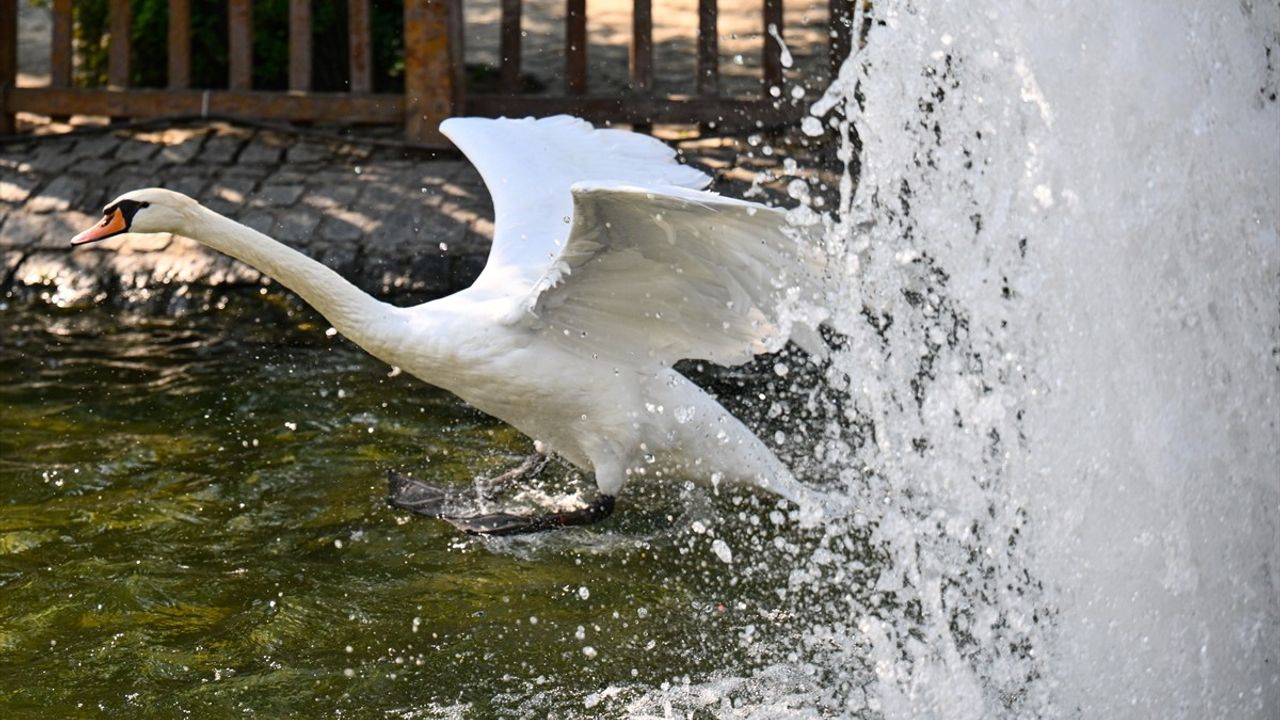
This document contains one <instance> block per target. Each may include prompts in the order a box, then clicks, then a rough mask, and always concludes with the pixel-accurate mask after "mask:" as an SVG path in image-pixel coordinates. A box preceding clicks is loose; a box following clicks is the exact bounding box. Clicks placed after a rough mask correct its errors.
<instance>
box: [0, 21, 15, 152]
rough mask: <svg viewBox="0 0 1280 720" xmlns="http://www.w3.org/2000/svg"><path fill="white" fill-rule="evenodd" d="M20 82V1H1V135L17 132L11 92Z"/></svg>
mask: <svg viewBox="0 0 1280 720" xmlns="http://www.w3.org/2000/svg"><path fill="white" fill-rule="evenodd" d="M17 82H18V0H0V135H12V134H13V133H14V132H16V131H17V126H16V125H15V124H14V121H13V113H12V112H10V110H9V90H10V89H11V88H13V86H14V85H16V84H17Z"/></svg>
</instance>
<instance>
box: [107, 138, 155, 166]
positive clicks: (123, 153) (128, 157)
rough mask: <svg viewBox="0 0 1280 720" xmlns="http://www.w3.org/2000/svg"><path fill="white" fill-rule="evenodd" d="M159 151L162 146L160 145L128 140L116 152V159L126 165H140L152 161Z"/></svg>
mask: <svg viewBox="0 0 1280 720" xmlns="http://www.w3.org/2000/svg"><path fill="white" fill-rule="evenodd" d="M159 151H160V145H159V144H158V143H154V142H146V141H143V140H126V141H125V142H123V143H121V144H120V148H119V149H118V150H116V159H117V160H119V161H121V162H126V163H139V162H143V161H145V160H150V159H151V157H152V156H153V155H155V154H156V153H157V152H159Z"/></svg>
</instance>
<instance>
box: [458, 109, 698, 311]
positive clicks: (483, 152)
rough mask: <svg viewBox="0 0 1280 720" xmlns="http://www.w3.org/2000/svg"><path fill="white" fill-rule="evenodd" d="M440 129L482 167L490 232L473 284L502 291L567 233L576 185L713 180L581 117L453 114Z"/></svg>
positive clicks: (519, 281) (542, 261) (641, 139)
mask: <svg viewBox="0 0 1280 720" xmlns="http://www.w3.org/2000/svg"><path fill="white" fill-rule="evenodd" d="M440 131H441V132H442V133H444V135H445V136H446V137H448V138H449V139H450V140H451V141H453V143H454V144H455V145H457V146H458V149H460V150H462V152H463V153H465V154H466V156H467V158H468V159H470V160H471V162H472V164H474V165H475V166H476V168H477V169H478V170H479V171H480V175H481V177H482V178H484V183H485V185H486V186H487V187H488V188H489V193H490V194H491V195H492V196H493V209H494V215H495V218H494V220H495V223H494V225H495V231H494V232H495V235H494V239H493V248H492V249H491V250H490V252H489V261H488V263H487V264H486V265H485V269H484V272H483V273H482V274H481V276H480V278H479V279H478V280H477V281H476V285H477V286H479V287H482V288H490V289H493V290H497V291H499V292H507V291H510V290H511V289H512V288H513V287H519V286H521V285H523V286H524V287H526V288H527V287H530V286H531V285H532V283H533V282H534V281H536V280H537V279H538V278H539V277H541V275H542V274H543V271H544V270H545V269H546V266H547V264H548V263H549V262H550V261H551V259H552V258H553V257H555V256H556V255H559V254H560V250H561V248H562V247H563V246H564V242H565V241H566V240H567V239H568V237H569V218H570V217H571V216H572V214H573V198H572V196H571V194H570V188H571V187H572V186H573V185H574V183H578V182H583V181H592V180H612V181H619V182H624V183H658V184H663V185H677V186H681V187H687V188H694V189H698V188H704V187H706V186H707V184H708V183H710V182H711V178H709V177H707V176H706V175H705V174H703V173H701V172H699V171H698V170H696V169H694V168H691V167H688V166H686V165H681V164H680V163H678V162H676V160H675V156H676V153H675V151H674V150H672V149H671V148H670V147H668V146H667V145H665V144H663V143H662V142H661V141H659V140H655V139H654V138H651V137H648V136H646V135H639V134H636V133H631V132H625V131H622V130H609V129H600V130H597V129H595V128H594V127H592V126H591V123H588V122H587V121H585V120H580V119H578V118H574V117H569V116H567V115H559V116H556V117H549V118H541V119H534V118H525V119H522V120H513V119H507V118H500V119H496V120H495V119H488V118H450V119H448V120H445V121H444V122H443V123H441V124H440Z"/></svg>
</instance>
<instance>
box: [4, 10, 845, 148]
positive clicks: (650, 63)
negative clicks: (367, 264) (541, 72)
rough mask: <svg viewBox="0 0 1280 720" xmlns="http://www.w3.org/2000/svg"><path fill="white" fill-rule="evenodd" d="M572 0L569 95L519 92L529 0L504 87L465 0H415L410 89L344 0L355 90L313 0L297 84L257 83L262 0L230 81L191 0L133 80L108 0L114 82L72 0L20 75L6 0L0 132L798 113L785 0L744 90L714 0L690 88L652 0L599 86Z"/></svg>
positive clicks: (775, 119) (836, 43)
mask: <svg viewBox="0 0 1280 720" xmlns="http://www.w3.org/2000/svg"><path fill="white" fill-rule="evenodd" d="M565 1H566V13H565V22H566V27H565V30H566V34H565V45H566V47H565V78H566V91H567V94H566V95H561V96H544V95H521V94H519V87H520V83H521V62H520V58H521V40H522V35H521V11H522V3H521V0H500V3H501V26H500V28H501V30H500V32H501V38H500V43H501V47H500V52H501V57H502V60H501V65H500V68H499V75H498V78H499V79H498V90H499V91H498V92H496V93H467V92H466V88H465V87H464V75H463V64H462V57H463V55H462V50H463V47H462V37H463V34H462V25H463V17H462V8H461V0H405V2H404V80H405V87H404V92H403V94H399V93H394V94H393V93H374V92H372V89H373V62H372V57H371V45H372V37H371V34H370V27H371V23H370V0H347V8H348V18H347V35H348V66H349V72H350V92H315V91H313V90H312V89H311V88H312V68H311V59H312V25H311V1H310V0H290V4H289V67H288V90H286V91H262V90H253V89H252V82H251V80H252V72H253V57H252V36H253V32H252V28H253V3H252V2H250V0H229V2H228V3H227V14H228V15H227V22H228V43H227V44H228V61H229V62H228V66H229V67H228V77H227V88H226V89H225V90H224V89H208V90H203V89H193V88H191V87H190V85H191V30H190V22H191V7H190V0H169V30H168V87H167V88H163V89H161V88H154V89H151V88H134V87H129V77H130V67H129V62H130V51H131V48H130V40H129V38H130V25H131V22H132V18H131V17H130V12H131V11H130V7H131V3H130V0H110V3H109V9H110V20H109V22H110V33H111V35H110V37H111V41H110V44H109V47H108V55H107V85H106V87H105V88H76V87H72V82H71V80H72V78H71V69H72V57H73V55H72V52H73V49H72V41H71V38H72V32H71V31H72V7H71V5H72V3H71V0H53V3H52V16H53V30H52V38H51V66H50V83H49V85H48V86H47V87H17V86H16V82H15V78H16V71H17V67H16V65H17V62H16V47H17V0H0V133H12V132H14V131H15V125H14V115H15V113H17V112H31V113H37V114H42V115H50V116H68V115H105V116H110V117H129V118H141V117H156V116H174V115H217V116H232V117H244V118H252V119H268V120H284V121H303V122H306V121H311V122H343V123H372V124H397V125H402V126H403V127H404V132H405V137H406V139H407V140H408V141H409V142H413V143H420V144H424V145H439V144H442V143H443V142H444V141H443V138H441V137H440V136H439V133H438V129H437V128H438V126H439V123H440V121H441V120H443V119H445V118H447V117H450V116H452V115H458V114H470V115H485V116H498V115H508V116H524V115H550V114H555V113H561V112H567V113H572V114H576V115H579V116H583V117H586V118H588V119H591V120H593V121H596V122H605V121H608V122H618V123H629V124H633V125H640V126H647V125H651V124H654V123H690V124H694V123H696V124H701V125H704V126H706V125H717V126H719V127H721V128H724V129H730V128H732V127H735V126H751V125H755V124H758V123H765V124H775V123H779V122H788V121H791V120H795V119H796V118H798V117H799V115H800V113H801V112H802V111H803V108H802V107H800V106H799V105H798V104H796V103H791V102H787V101H785V100H780V99H778V98H777V97H774V96H771V95H770V92H769V90H770V88H771V87H777V86H781V85H782V84H783V82H784V71H785V68H784V67H783V65H782V59H781V58H782V47H781V45H780V43H779V38H780V37H781V36H782V31H783V5H782V0H764V10H763V17H762V18H761V21H762V22H761V25H762V29H763V31H764V32H763V38H764V48H763V55H762V58H761V60H762V62H761V75H762V76H761V92H760V94H758V95H755V96H748V97H740V96H739V97H725V96H723V95H721V93H720V70H719V65H720V56H719V46H718V35H717V3H716V0H699V4H698V35H697V44H696V63H697V79H696V91H695V94H693V95H683V96H682V95H659V94H656V93H655V92H654V82H653V71H654V43H653V6H652V0H634V7H633V13H632V39H631V47H630V56H629V57H630V61H629V64H630V68H629V80H630V83H629V85H630V89H629V90H628V91H626V92H625V93H615V94H609V95H592V94H590V93H589V92H588V84H587V67H588V65H587V6H586V0H565ZM829 2H830V37H831V42H830V46H829V53H830V60H831V67H832V69H833V70H834V69H835V68H836V67H837V66H838V65H839V63H840V62H841V61H842V60H843V59H844V58H845V57H846V56H847V55H848V53H849V50H850V47H851V38H852V36H853V33H852V27H851V26H852V23H853V14H854V3H855V2H856V0H829Z"/></svg>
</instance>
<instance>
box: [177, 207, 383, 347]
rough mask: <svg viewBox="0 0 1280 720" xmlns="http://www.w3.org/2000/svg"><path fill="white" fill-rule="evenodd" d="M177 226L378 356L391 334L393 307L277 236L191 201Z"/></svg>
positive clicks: (184, 232)
mask: <svg viewBox="0 0 1280 720" xmlns="http://www.w3.org/2000/svg"><path fill="white" fill-rule="evenodd" d="M187 225H188V227H186V228H182V229H181V234H183V235H186V236H188V237H190V238H192V239H194V240H197V241H199V242H200V243H202V244H204V245H207V246H209V247H211V248H213V249H214V250H218V251H219V252H223V253H226V254H227V255H230V256H231V257H233V258H236V259H237V260H240V261H241V262H243V263H245V264H247V265H250V266H251V267H253V268H256V269H257V270H259V271H261V272H263V273H265V274H266V275H268V276H270V277H271V278H273V279H275V280H276V281H277V282H279V283H280V284H281V285H284V286H285V287H287V288H289V289H290V290H292V291H294V292H296V293H298V295H300V296H302V299H303V300H306V301H307V303H308V304H310V305H311V307H313V308H315V309H316V310H318V311H319V312H320V314H321V315H323V316H324V317H325V319H327V320H328V321H329V322H330V323H332V324H333V327H334V328H336V329H337V330H338V332H340V333H342V334H343V335H345V336H347V337H348V338H349V339H351V340H352V341H354V342H355V343H356V344H357V345H360V346H361V347H364V348H365V349H366V350H369V351H370V352H372V353H373V354H374V355H378V356H381V355H383V354H384V353H383V352H382V351H383V350H384V348H383V347H382V346H383V345H385V344H386V343H387V342H388V341H391V340H392V339H393V338H394V337H395V335H396V328H395V327H394V326H396V325H398V324H399V322H400V318H399V313H398V310H397V308H395V307H393V306H391V305H388V304H386V303H384V302H381V301H379V300H376V299H375V298H373V297H371V296H370V295H368V294H367V293H365V292H364V291H362V290H361V289H360V288H357V287H356V286H355V285H352V284H351V283H350V282H348V281H347V280H346V279H345V278H343V277H342V276H341V275H339V274H338V273H336V272H334V271H333V270H330V269H329V268H327V267H325V266H324V265H322V264H320V263H318V262H316V261H315V260H312V259H311V258H309V257H307V256H306V255H303V254H302V253H300V252H298V251H297V250H294V249H292V248H290V247H287V246H285V245H283V244H281V243H280V242H277V241H276V240H273V239H272V238H270V237H267V236H266V235H264V234H262V233H260V232H258V231H257V230H254V229H253V228H250V227H246V226H244V225H241V224H240V223H238V222H236V221H234V220H232V219H230V218H227V217H224V216H222V215H219V214H218V213H216V212H214V211H212V210H210V209H208V208H206V207H204V206H202V205H196V206H195V209H194V211H193V212H192V213H191V217H190V219H189V220H188V222H187Z"/></svg>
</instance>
